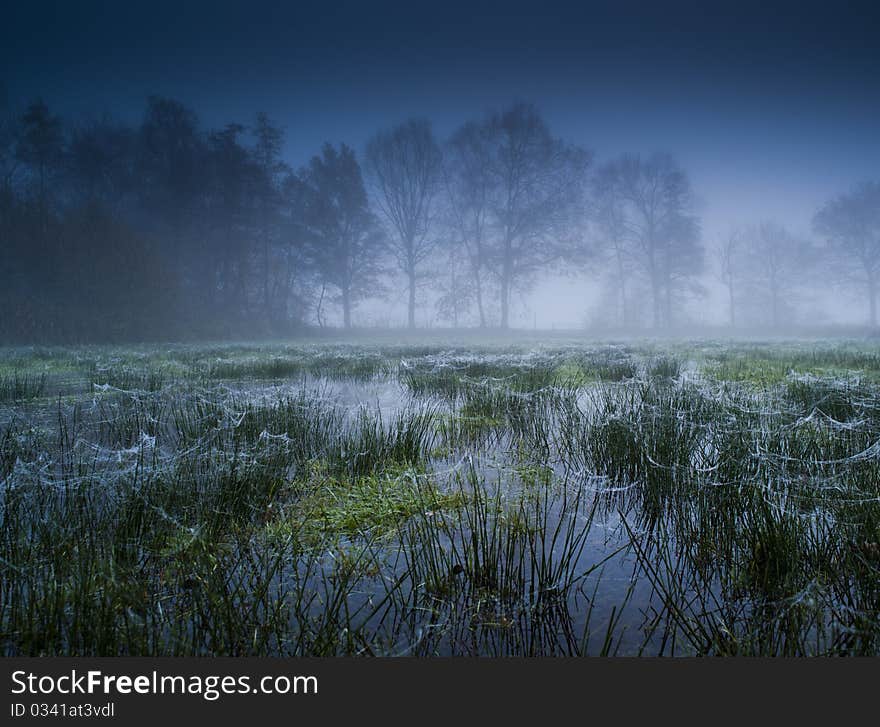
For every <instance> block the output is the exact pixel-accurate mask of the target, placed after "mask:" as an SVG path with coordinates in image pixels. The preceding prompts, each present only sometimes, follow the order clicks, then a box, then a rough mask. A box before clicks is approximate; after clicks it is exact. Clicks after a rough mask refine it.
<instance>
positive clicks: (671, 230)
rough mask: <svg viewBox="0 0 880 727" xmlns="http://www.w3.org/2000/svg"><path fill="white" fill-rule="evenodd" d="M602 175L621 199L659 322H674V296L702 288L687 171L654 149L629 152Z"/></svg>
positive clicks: (630, 242)
mask: <svg viewBox="0 0 880 727" xmlns="http://www.w3.org/2000/svg"><path fill="white" fill-rule="evenodd" d="M600 176H601V179H602V183H603V184H605V185H607V186H608V189H607V192H606V193H607V194H609V195H611V196H612V197H613V198H615V199H616V204H617V205H618V206H617V209H618V210H619V214H620V224H621V225H622V228H623V230H625V233H624V238H625V240H626V245H627V250H628V252H629V253H630V259H631V261H632V263H633V265H634V267H635V268H636V271H637V272H640V273H642V274H643V275H644V276H645V278H646V279H647V282H648V285H649V288H650V293H651V298H652V302H653V309H654V326H655V327H660V326H670V325H671V324H672V317H673V315H672V311H673V302H674V300H675V299H676V297H677V296H679V295H680V294H681V293H682V292H684V291H686V290H688V289H690V290H692V291H698V290H699V288H698V286H697V285H696V282H695V281H696V276H697V275H699V274H700V273H701V272H702V270H703V266H704V250H703V247H702V245H701V244H700V229H699V223H698V220H697V218H696V216H695V215H694V214H693V213H692V209H693V204H694V199H693V193H692V191H691V186H690V182H689V180H688V178H687V174H686V173H685V172H684V170H683V169H682V168H681V167H680V166H679V165H678V163H677V162H676V161H675V160H674V159H673V158H672V157H671V156H669V155H668V154H654V155H652V156H650V157H648V158H647V159H643V158H642V157H640V156H637V155H625V156H623V157H621V158H620V159H618V160H616V161H613V162H610V163H609V164H607V165H606V166H605V167H604V168H603V169H602V170H601V172H600Z"/></svg>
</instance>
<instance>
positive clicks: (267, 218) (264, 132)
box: [253, 113, 289, 319]
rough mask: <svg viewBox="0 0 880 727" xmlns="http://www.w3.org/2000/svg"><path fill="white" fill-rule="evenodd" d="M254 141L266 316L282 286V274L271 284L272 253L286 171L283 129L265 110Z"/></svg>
mask: <svg viewBox="0 0 880 727" xmlns="http://www.w3.org/2000/svg"><path fill="white" fill-rule="evenodd" d="M253 133H254V139H255V142H256V143H255V145H254V149H253V157H254V161H255V162H256V167H257V170H258V172H259V174H258V176H257V180H258V184H257V187H256V198H257V205H258V210H259V239H260V249H261V251H262V258H263V279H262V290H263V314H264V316H266V318H267V319H270V318H272V317H273V313H274V315H275V317H278V315H279V312H278V311H275V310H274V308H275V307H277V303H276V301H277V300H278V299H280V298H281V297H282V296H281V294H280V289H281V288H283V287H284V282H285V280H284V276H280V275H276V276H275V285H274V286H273V285H272V267H273V266H272V255H271V250H272V247H273V243H274V244H276V245H277V244H278V243H279V242H280V241H279V237H280V227H279V224H280V214H281V181H282V179H283V177H284V175H285V174H286V173H287V172H288V171H289V170H288V168H287V165H286V164H285V163H284V162H283V161H282V159H281V149H282V146H283V144H284V132H283V131H282V130H281V129H280V128H279V127H278V126H276V125H275V124H273V123H272V121H271V120H270V119H269V117H268V116H267V115H266V114H265V113H258V114H257V119H256V124H255V125H254V130H253Z"/></svg>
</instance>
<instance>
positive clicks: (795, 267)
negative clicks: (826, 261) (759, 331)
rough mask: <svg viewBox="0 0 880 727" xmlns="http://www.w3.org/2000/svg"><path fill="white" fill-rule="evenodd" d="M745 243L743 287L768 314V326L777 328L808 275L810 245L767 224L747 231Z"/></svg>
mask: <svg viewBox="0 0 880 727" xmlns="http://www.w3.org/2000/svg"><path fill="white" fill-rule="evenodd" d="M744 242H745V256H744V259H743V262H744V265H745V276H744V280H743V287H744V288H745V290H747V291H749V293H750V296H749V297H750V299H751V300H752V301H753V302H754V303H757V304H758V305H760V306H761V307H762V309H764V310H766V311H767V313H766V317H767V319H768V320H769V323H770V325H771V326H773V327H774V328H778V327H779V326H780V325H781V324H782V323H783V319H784V317H785V315H786V311H787V310H790V309H791V303H792V300H793V298H794V296H795V294H796V291H797V289H798V288H799V287H800V286H801V284H802V283H803V282H804V280H805V276H806V274H807V273H808V270H809V264H810V260H811V255H810V250H809V246H808V244H807V243H806V242H805V241H802V240H799V239H798V238H797V237H795V236H794V235H792V234H791V233H790V232H789V231H788V230H787V229H786V228H785V227H783V226H782V225H780V224H778V223H775V222H767V221H765V222H761V223H760V224H758V225H756V226H754V227H751V228H749V229H748V230H747V231H746V233H745V240H744Z"/></svg>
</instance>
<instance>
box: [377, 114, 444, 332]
mask: <svg viewBox="0 0 880 727" xmlns="http://www.w3.org/2000/svg"><path fill="white" fill-rule="evenodd" d="M367 169H368V171H369V176H370V178H371V179H372V181H373V183H374V185H375V189H376V195H375V199H376V204H377V206H378V208H379V211H380V214H381V216H382V218H383V219H384V221H385V222H386V224H387V225H388V226H389V228H390V230H391V232H392V234H391V235H389V246H390V249H391V252H392V253H393V255H394V258H395V260H396V262H397V265H398V267H399V268H400V270H401V271H402V272H403V274H404V275H405V276H406V281H407V292H408V304H407V325H408V327H409V328H415V325H416V320H415V313H416V287H417V285H418V281H419V278H420V277H421V275H422V273H423V271H422V265H423V264H424V263H425V261H426V260H427V259H428V257H429V256H430V255H431V253H432V251H433V249H434V247H435V246H436V237H434V236H432V229H431V223H432V221H433V219H432V218H433V214H434V202H435V199H436V196H437V193H438V191H439V190H440V184H441V154H440V149H439V147H438V146H437V143H436V141H435V140H434V134H433V133H432V131H431V124H430V123H429V122H428V121H426V120H424V119H411V120H409V121H407V122H405V123H403V124H400V125H399V126H395V127H394V128H393V129H391V130H390V131H384V132H380V133H379V134H377V135H376V136H374V137H373V138H372V139H371V140H370V142H369V143H368V144H367Z"/></svg>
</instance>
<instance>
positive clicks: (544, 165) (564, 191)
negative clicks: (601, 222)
mask: <svg viewBox="0 0 880 727" xmlns="http://www.w3.org/2000/svg"><path fill="white" fill-rule="evenodd" d="M485 124H486V126H487V128H486V133H487V134H488V135H489V137H490V138H491V140H492V141H491V147H492V157H491V165H490V170H491V177H492V187H491V192H492V194H491V201H490V208H491V211H492V218H493V219H492V226H493V232H494V234H493V240H492V245H491V249H490V252H489V260H490V262H491V266H492V271H493V273H494V274H495V276H496V278H497V280H498V286H499V303H500V308H501V321H500V323H501V327H502V328H508V327H509V324H510V301H511V295H512V293H513V292H514V291H516V290H519V291H524V290H527V289H528V288H529V287H530V286H531V284H532V283H533V282H534V279H535V276H536V275H537V273H539V272H540V271H543V270H546V269H547V268H548V267H549V266H550V265H552V264H553V263H555V262H558V261H559V260H562V259H564V258H565V257H567V256H574V255H575V254H576V253H577V252H578V251H580V243H581V242H582V239H581V236H580V235H581V231H582V215H583V211H584V206H583V203H584V185H585V182H586V170H587V168H588V166H589V163H590V155H589V154H588V153H587V152H586V151H584V150H582V149H580V148H578V147H575V146H572V145H569V144H567V143H565V142H563V141H562V140H560V139H557V138H556V137H554V136H552V135H551V133H550V130H549V129H548V128H547V125H546V124H545V123H544V120H543V119H542V118H541V116H540V114H539V113H538V111H537V110H536V109H535V107H533V106H531V105H529V104H516V105H514V106H512V107H510V108H509V109H507V110H506V111H503V112H501V113H496V114H493V115H492V116H490V117H489V118H488V119H487V120H486V121H485Z"/></svg>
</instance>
